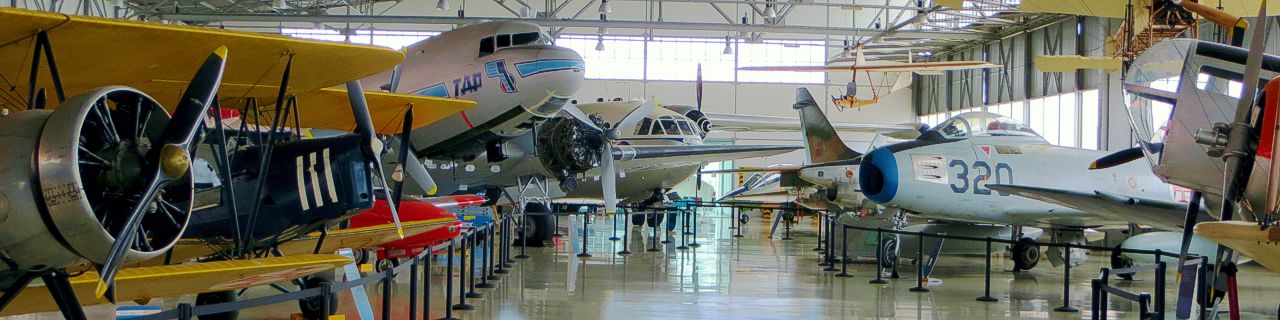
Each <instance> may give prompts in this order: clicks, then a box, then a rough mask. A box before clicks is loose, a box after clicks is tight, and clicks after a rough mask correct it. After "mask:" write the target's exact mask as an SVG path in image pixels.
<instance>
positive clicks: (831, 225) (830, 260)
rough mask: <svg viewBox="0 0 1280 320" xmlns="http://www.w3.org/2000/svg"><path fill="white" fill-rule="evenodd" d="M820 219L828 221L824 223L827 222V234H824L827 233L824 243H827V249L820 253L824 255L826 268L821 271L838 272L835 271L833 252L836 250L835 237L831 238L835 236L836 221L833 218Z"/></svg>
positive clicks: (834, 255) (834, 254) (834, 253)
mask: <svg viewBox="0 0 1280 320" xmlns="http://www.w3.org/2000/svg"><path fill="white" fill-rule="evenodd" d="M822 219H824V220H826V219H830V220H827V221H826V222H827V232H826V233H827V241H826V242H827V248H826V249H825V250H823V251H822V253H823V254H825V257H826V259H827V267H826V268H825V269H822V271H827V272H835V271H840V269H837V268H836V252H835V250H836V238H835V237H833V235H835V234H836V219H835V216H828V217H823V218H822Z"/></svg>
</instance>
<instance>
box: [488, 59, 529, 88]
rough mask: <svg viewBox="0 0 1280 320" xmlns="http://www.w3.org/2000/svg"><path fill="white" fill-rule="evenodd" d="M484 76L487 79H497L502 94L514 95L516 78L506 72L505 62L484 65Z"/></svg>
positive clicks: (498, 61) (499, 61) (490, 62)
mask: <svg viewBox="0 0 1280 320" xmlns="http://www.w3.org/2000/svg"><path fill="white" fill-rule="evenodd" d="M484 74H485V76H487V77H489V78H498V83H499V84H501V85H502V92H503V93H516V92H519V91H520V90H518V89H516V77H514V76H512V75H511V74H510V73H508V72H507V61H506V60H497V61H489V62H486V63H485V64H484Z"/></svg>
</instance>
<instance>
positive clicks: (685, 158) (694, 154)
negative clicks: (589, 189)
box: [613, 145, 803, 171]
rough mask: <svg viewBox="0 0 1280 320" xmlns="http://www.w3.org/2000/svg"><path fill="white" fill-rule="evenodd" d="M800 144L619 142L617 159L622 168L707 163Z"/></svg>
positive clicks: (790, 148) (787, 149) (775, 151)
mask: <svg viewBox="0 0 1280 320" xmlns="http://www.w3.org/2000/svg"><path fill="white" fill-rule="evenodd" d="M802 148H803V147H798V146H741V145H647V146H615V147H614V148H613V159H614V160H618V161H619V162H618V170H619V171H623V170H631V169H637V168H643V167H658V166H668V165H670V164H673V163H700V162H701V163H705V162H717V161H726V160H733V159H745V158H756V157H767V156H772V155H779V154H783V153H787V152H791V151H796V150H800V149H802Z"/></svg>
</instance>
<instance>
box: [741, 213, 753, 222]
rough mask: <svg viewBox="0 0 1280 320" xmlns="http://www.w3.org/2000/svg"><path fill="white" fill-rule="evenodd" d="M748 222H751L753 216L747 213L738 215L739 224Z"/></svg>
mask: <svg viewBox="0 0 1280 320" xmlns="http://www.w3.org/2000/svg"><path fill="white" fill-rule="evenodd" d="M747 221H751V216H749V215H747V214H745V213H741V214H738V224H743V223H747Z"/></svg>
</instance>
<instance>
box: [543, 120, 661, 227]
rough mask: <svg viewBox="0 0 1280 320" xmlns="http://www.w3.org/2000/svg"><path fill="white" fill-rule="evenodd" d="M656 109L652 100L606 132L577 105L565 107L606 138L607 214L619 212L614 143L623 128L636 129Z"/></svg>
mask: <svg viewBox="0 0 1280 320" xmlns="http://www.w3.org/2000/svg"><path fill="white" fill-rule="evenodd" d="M654 108H655V106H654V103H653V101H652V100H649V101H645V102H643V103H641V104H640V105H639V106H636V108H635V109H632V110H631V112H630V113H627V115H626V116H624V117H622V120H621V121H618V123H617V124H616V125H614V126H612V128H610V129H609V130H605V129H601V128H600V127H598V126H596V124H595V123H592V122H591V121H590V120H588V119H590V118H589V117H588V116H587V114H586V113H584V112H582V109H578V106H577V105H574V104H567V105H565V107H564V110H565V112H568V113H569V115H570V116H573V117H574V118H575V119H577V120H578V121H580V122H582V123H583V124H585V125H586V126H587V127H588V128H591V129H594V130H596V131H599V132H600V133H601V134H603V135H604V137H605V143H603V144H601V146H600V148H601V152H600V184H601V187H602V188H603V189H604V211H605V214H614V213H617V211H618V171H617V168H616V167H615V166H614V163H613V141H614V140H618V138H619V137H622V131H621V130H623V129H622V128H635V126H636V123H638V122H640V120H641V119H644V117H646V116H648V115H649V114H650V113H653V109H654Z"/></svg>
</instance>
